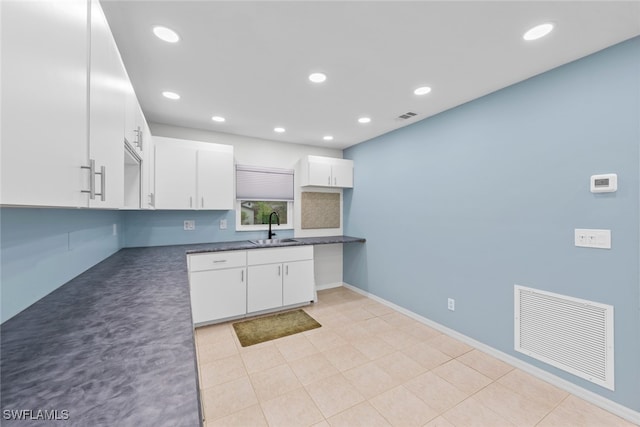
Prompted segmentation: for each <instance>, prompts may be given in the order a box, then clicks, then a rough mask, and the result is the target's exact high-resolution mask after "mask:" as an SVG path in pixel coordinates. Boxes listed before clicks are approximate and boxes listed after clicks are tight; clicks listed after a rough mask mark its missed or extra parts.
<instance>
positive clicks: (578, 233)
mask: <svg viewBox="0 0 640 427" xmlns="http://www.w3.org/2000/svg"><path fill="white" fill-rule="evenodd" d="M574 240H575V245H576V246H580V247H583V248H600V249H611V230H596V229H589V228H576V229H575V230H574Z"/></svg>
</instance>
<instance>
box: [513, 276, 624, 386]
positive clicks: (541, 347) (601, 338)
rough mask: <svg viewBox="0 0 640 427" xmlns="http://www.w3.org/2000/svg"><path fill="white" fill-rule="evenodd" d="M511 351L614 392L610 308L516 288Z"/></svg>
mask: <svg viewBox="0 0 640 427" xmlns="http://www.w3.org/2000/svg"><path fill="white" fill-rule="evenodd" d="M515 349H516V351H519V352H521V353H524V354H526V355H528V356H530V357H533V358H535V359H538V360H541V361H543V362H545V363H548V364H550V365H552V366H555V367H556V368H559V369H562V370H565V371H567V372H570V373H572V374H574V375H577V376H579V377H580V378H584V379H586V380H588V381H591V382H593V383H595V384H598V385H600V386H602V387H605V388H608V389H609V390H613V389H614V377H613V306H611V305H606V304H600V303H596V302H592V301H586V300H582V299H577V298H572V297H567V296H564V295H558V294H553V293H550V292H544V291H540V290H537V289H531V288H525V287H523V286H518V285H516V286H515Z"/></svg>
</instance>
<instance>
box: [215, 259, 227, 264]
mask: <svg viewBox="0 0 640 427" xmlns="http://www.w3.org/2000/svg"><path fill="white" fill-rule="evenodd" d="M219 262H227V260H226V259H217V260H215V261H213V263H214V264H217V263H219Z"/></svg>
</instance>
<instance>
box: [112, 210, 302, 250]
mask: <svg viewBox="0 0 640 427" xmlns="http://www.w3.org/2000/svg"><path fill="white" fill-rule="evenodd" d="M221 219H226V220H227V229H226V230H220V220H221ZM185 220H195V224H196V229H195V230H192V231H185V230H184V221H185ZM124 229H125V243H124V245H125V246H126V247H128V248H134V247H143V246H164V245H180V244H191V243H211V242H227V241H232V240H250V239H266V238H267V232H266V231H255V232H253V231H252V232H248V231H242V232H238V231H235V230H236V217H235V211H128V212H125V213H124ZM277 236H278V238H287V237H293V230H277Z"/></svg>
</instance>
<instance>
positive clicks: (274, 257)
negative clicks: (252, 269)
mask: <svg viewBox="0 0 640 427" xmlns="http://www.w3.org/2000/svg"><path fill="white" fill-rule="evenodd" d="M305 259H313V246H311V245H309V246H294V247H287V248H272V249H252V250H250V251H247V264H248V265H259V264H274V263H280V262H289V261H302V260H305Z"/></svg>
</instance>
